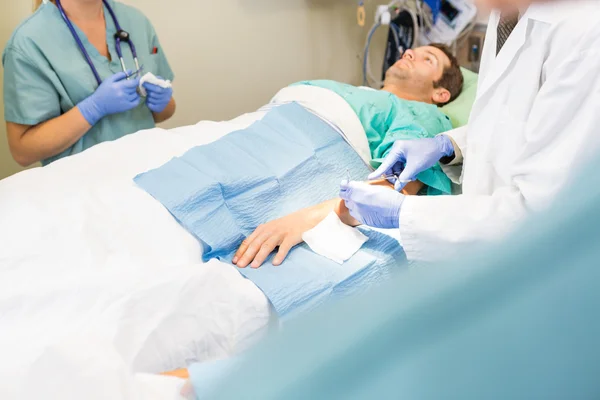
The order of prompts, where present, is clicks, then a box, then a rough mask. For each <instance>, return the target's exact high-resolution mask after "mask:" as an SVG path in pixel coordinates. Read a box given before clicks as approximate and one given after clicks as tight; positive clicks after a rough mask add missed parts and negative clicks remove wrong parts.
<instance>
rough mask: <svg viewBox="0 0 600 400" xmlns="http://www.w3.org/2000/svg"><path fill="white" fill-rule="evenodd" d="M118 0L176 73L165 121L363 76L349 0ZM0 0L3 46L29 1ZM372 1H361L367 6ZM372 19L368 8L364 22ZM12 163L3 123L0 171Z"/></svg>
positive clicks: (230, 111) (176, 122)
mask: <svg viewBox="0 0 600 400" xmlns="http://www.w3.org/2000/svg"><path fill="white" fill-rule="evenodd" d="M123 1H124V2H125V3H128V4H131V5H134V6H136V7H138V8H139V9H141V10H142V11H143V12H144V13H145V14H146V15H147V16H148V17H149V18H150V19H151V20H152V22H153V23H154V25H155V28H156V30H157V31H158V34H159V37H160V39H161V42H162V45H163V47H164V48H165V51H166V53H167V55H168V57H169V60H170V61H171V64H172V67H173V69H174V71H175V73H176V75H177V78H176V82H175V96H176V99H177V102H178V110H177V114H176V115H175V117H174V118H173V119H172V120H171V121H169V122H168V123H166V124H165V127H167V128H168V127H173V126H181V125H188V124H193V123H196V122H198V121H200V120H203V119H211V120H223V119H229V118H232V117H234V116H236V115H239V114H241V113H245V112H249V111H253V110H255V109H257V108H258V107H260V106H261V105H262V104H264V103H265V102H267V101H268V100H269V99H270V98H271V96H273V95H274V94H275V93H276V92H277V90H278V89H280V88H281V87H283V86H286V85H288V84H290V83H292V82H296V81H299V80H303V79H314V78H329V79H336V80H340V81H345V82H349V83H360V81H361V63H360V60H359V56H360V55H361V54H362V48H363V46H364V42H365V37H366V33H367V30H368V27H365V28H360V27H358V25H357V24H356V5H357V1H355V0H219V1H215V0H198V1H193V0H173V1H168V2H167V1H164V0H123ZM0 2H1V3H2V5H1V9H2V12H1V13H0V46H1V47H2V48H3V47H4V44H5V43H6V41H7V40H8V38H9V37H10V34H11V32H12V30H13V29H14V28H15V27H16V26H17V25H18V23H19V22H20V21H21V20H22V19H24V18H26V17H27V15H28V14H29V12H30V4H29V1H27V0H19V1H13V0H0ZM379 2H382V1H379ZM375 3H377V1H376V0H371V1H370V2H367V4H368V8H369V11H372V9H373V5H374V4H375ZM372 20H373V14H372V12H370V13H369V14H368V20H367V21H368V23H367V25H370V21H372ZM124 28H125V29H127V27H124ZM383 34H384V33H383V32H382V33H381V34H380V35H379V39H380V40H383ZM376 39H377V38H376ZM381 47H382V46H381ZM379 59H381V57H378V55H377V54H375V55H374V60H379ZM0 74H1V72H0ZM0 80H1V79H0ZM0 102H1V100H0ZM3 108H4V106H3V105H2V107H0V109H3ZM2 112H3V111H0V117H2V121H3V120H4V118H3V114H2ZM18 170H20V169H19V167H18V166H17V165H16V163H14V161H13V160H12V157H11V156H10V153H9V152H8V149H7V144H6V132H5V126H4V124H1V127H0V178H3V177H5V176H8V175H10V174H12V173H14V172H16V171H18Z"/></svg>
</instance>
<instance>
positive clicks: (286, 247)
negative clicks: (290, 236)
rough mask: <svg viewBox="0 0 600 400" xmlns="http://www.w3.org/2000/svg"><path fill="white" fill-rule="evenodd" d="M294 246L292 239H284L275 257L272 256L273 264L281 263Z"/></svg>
mask: <svg viewBox="0 0 600 400" xmlns="http://www.w3.org/2000/svg"><path fill="white" fill-rule="evenodd" d="M294 246H295V244H294V243H293V242H292V241H290V240H286V239H284V240H283V242H281V244H280V245H279V251H278V252H277V255H276V256H275V258H273V265H275V266H278V265H281V263H283V261H284V260H285V258H286V257H287V255H288V254H289V252H290V250H292V247H294Z"/></svg>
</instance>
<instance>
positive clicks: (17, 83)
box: [2, 0, 173, 164]
mask: <svg viewBox="0 0 600 400" xmlns="http://www.w3.org/2000/svg"><path fill="white" fill-rule="evenodd" d="M108 2H109V4H110V5H111V7H112V8H113V10H114V12H115V14H116V15H117V18H118V20H119V23H120V24H121V26H122V28H123V29H125V30H127V31H128V32H129V33H130V35H131V40H132V41H133V43H134V44H135V47H136V49H137V53H138V58H139V62H140V65H141V66H143V68H144V72H152V73H154V75H159V76H161V77H163V78H164V79H169V80H173V72H172V70H171V68H170V66H169V63H168V61H167V58H166V56H165V54H164V51H163V49H162V47H161V46H160V43H159V41H158V36H157V35H156V32H155V31H154V28H153V27H152V24H151V23H150V21H149V20H148V19H147V18H146V17H145V16H144V15H143V14H142V13H141V12H140V11H138V10H136V9H135V8H133V7H130V6H128V5H125V4H122V3H119V2H116V1H114V0H108ZM104 15H105V16H106V17H105V19H106V35H107V43H108V50H109V52H110V55H111V60H112V61H109V60H108V59H107V58H106V57H104V56H102V55H101V54H100V52H98V50H97V49H96V48H95V47H94V46H93V45H92V44H91V43H90V42H89V41H88V39H87V37H86V36H85V34H84V33H83V32H82V31H81V30H80V29H79V28H77V27H75V29H76V31H77V33H78V35H79V37H80V39H81V41H82V42H83V45H84V47H85V49H86V50H87V52H88V53H89V55H90V58H91V59H92V62H93V63H94V65H95V67H96V69H97V70H98V73H99V74H100V78H101V79H102V80H105V79H106V78H108V77H110V76H112V75H114V74H115V73H117V72H121V71H122V68H121V64H120V62H119V58H118V55H117V52H116V49H115V39H114V34H115V33H116V28H115V24H114V22H113V19H112V18H111V17H110V14H109V13H108V10H106V9H105V10H104ZM121 47H122V50H123V57H124V59H125V65H126V66H127V68H129V69H131V70H134V69H135V64H134V62H133V56H132V54H131V51H130V50H129V46H128V45H127V44H126V43H123V44H122V46H121ZM155 49H156V50H155ZM2 64H3V66H4V114H5V119H6V121H8V122H13V123H16V124H21V125H30V126H34V125H38V124H40V123H42V122H45V121H48V120H50V119H53V118H56V117H59V116H61V115H62V114H64V113H66V112H68V111H69V110H71V109H72V108H73V107H75V106H76V105H77V104H78V103H79V102H81V101H82V100H84V99H85V98H87V97H89V96H90V95H91V94H92V93H94V91H95V90H96V89H97V87H98V82H97V81H96V79H95V77H94V74H93V73H92V70H91V68H90V66H89V65H88V63H87V62H86V60H85V58H84V56H83V54H82V53H81V50H80V49H79V47H78V46H77V44H76V42H75V39H74V38H73V36H72V35H71V32H70V31H69V28H68V27H67V25H66V23H65V21H64V20H63V19H62V17H61V15H60V13H59V10H58V8H57V7H56V5H54V4H53V3H46V4H43V5H42V6H41V7H40V8H39V9H38V10H37V11H36V12H35V13H34V14H33V15H32V16H30V17H29V18H28V19H26V20H25V21H24V22H23V23H22V24H21V25H20V26H19V27H18V28H17V29H16V30H15V32H14V34H13V35H12V37H11V39H10V40H9V42H8V44H7V45H6V48H5V50H4V54H3V56H2ZM154 126H155V123H154V117H153V115H152V112H151V111H150V110H149V109H148V107H146V105H145V104H144V101H142V103H141V104H140V105H139V106H138V107H136V108H134V109H133V110H130V111H127V112H124V113H120V114H114V115H109V116H107V117H105V118H103V119H101V120H100V121H99V122H98V123H97V124H96V125H95V126H93V127H92V128H91V129H90V130H89V131H88V132H87V133H86V134H85V135H84V136H83V137H81V138H80V139H79V140H78V141H77V142H76V143H75V144H73V146H71V147H69V148H68V149H66V150H65V151H64V152H62V153H61V154H58V155H56V156H54V157H51V158H49V159H47V160H44V161H43V162H42V163H43V164H48V163H50V162H52V161H55V160H57V159H59V158H62V157H66V156H69V155H72V154H76V153H79V152H82V151H84V150H85V149H87V148H89V147H92V146H94V145H96V144H98V143H101V142H105V141H110V140H115V139H118V138H120V137H123V136H125V135H127V134H130V133H134V132H137V131H139V130H142V129H149V128H154ZM141 150H143V149H141Z"/></svg>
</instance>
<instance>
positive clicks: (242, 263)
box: [237, 232, 270, 268]
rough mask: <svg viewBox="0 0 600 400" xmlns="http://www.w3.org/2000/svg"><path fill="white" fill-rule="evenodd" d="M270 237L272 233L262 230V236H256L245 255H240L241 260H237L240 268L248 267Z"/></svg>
mask: <svg viewBox="0 0 600 400" xmlns="http://www.w3.org/2000/svg"><path fill="white" fill-rule="evenodd" d="M269 237H270V235H269V233H267V232H262V233H261V234H260V236H257V237H255V238H254V239H253V240H252V241H251V242H250V244H249V245H248V248H247V249H246V252H245V253H244V255H242V256H241V257H240V260H239V261H238V262H237V266H238V267H240V268H246V267H247V266H248V265H249V264H250V263H251V262H252V261H253V260H254V258H255V257H256V255H257V254H258V252H259V251H260V249H261V248H262V245H263V243H265V242H266V241H267V240H268V239H269Z"/></svg>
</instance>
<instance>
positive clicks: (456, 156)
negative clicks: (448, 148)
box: [442, 133, 463, 165]
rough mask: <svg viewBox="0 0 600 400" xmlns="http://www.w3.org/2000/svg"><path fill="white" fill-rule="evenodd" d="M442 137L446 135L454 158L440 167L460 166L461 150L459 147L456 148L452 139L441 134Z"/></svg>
mask: <svg viewBox="0 0 600 400" xmlns="http://www.w3.org/2000/svg"><path fill="white" fill-rule="evenodd" d="M443 135H446V136H447V137H448V139H450V141H451V142H452V147H453V148H454V158H453V159H452V160H449V161H448V162H445V163H442V165H458V164H461V163H462V162H463V154H462V150H461V149H460V146H458V144H457V143H456V141H455V140H454V138H453V137H452V136H450V135H448V134H445V133H443Z"/></svg>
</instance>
